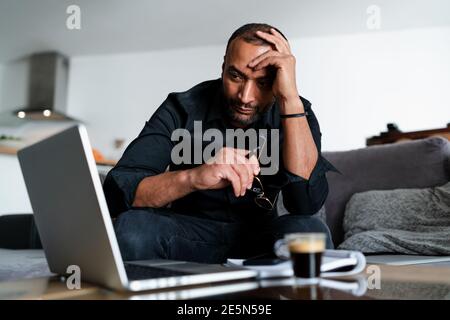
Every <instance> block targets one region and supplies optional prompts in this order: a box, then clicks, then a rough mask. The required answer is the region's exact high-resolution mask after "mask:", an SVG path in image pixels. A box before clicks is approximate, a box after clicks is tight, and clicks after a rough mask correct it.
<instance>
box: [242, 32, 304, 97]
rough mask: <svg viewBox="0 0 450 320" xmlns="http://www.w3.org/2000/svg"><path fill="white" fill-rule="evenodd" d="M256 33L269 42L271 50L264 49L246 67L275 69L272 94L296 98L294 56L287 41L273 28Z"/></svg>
mask: <svg viewBox="0 0 450 320" xmlns="http://www.w3.org/2000/svg"><path fill="white" fill-rule="evenodd" d="M256 35H257V36H258V37H260V38H261V39H263V40H265V41H267V42H268V43H270V44H271V45H272V48H273V50H269V51H266V52H264V53H263V54H261V55H259V56H258V57H256V58H255V59H253V60H252V61H250V63H249V64H248V67H249V68H251V69H253V70H254V71H255V72H256V71H258V70H261V69H264V68H268V69H272V68H273V69H275V70H276V76H275V79H274V83H273V87H272V91H273V93H274V95H275V96H276V97H277V98H280V99H283V100H287V99H298V92H297V85H296V80H295V79H296V77H295V57H294V56H293V55H292V52H291V48H290V46H289V43H288V41H287V40H286V39H285V38H283V36H282V35H281V34H280V33H279V32H278V31H276V30H275V29H273V28H272V29H270V33H267V32H263V31H256Z"/></svg>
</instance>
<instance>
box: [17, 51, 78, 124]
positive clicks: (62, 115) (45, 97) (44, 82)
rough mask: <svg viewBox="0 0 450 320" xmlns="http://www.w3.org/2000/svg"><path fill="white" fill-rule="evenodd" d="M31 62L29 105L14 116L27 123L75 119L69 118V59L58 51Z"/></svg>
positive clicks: (34, 58) (41, 54) (37, 54)
mask: <svg viewBox="0 0 450 320" xmlns="http://www.w3.org/2000/svg"><path fill="white" fill-rule="evenodd" d="M29 59H30V64H29V82H28V99H27V104H26V106H24V107H23V108H20V109H17V110H14V112H13V113H14V114H15V115H16V116H17V117H19V118H23V119H27V120H74V119H72V118H70V117H68V116H67V115H66V101H67V99H66V98H67V80H68V75H69V59H68V58H67V57H66V56H64V55H63V54H61V53H58V52H55V51H51V52H41V53H36V54H33V55H31V56H30V58H29Z"/></svg>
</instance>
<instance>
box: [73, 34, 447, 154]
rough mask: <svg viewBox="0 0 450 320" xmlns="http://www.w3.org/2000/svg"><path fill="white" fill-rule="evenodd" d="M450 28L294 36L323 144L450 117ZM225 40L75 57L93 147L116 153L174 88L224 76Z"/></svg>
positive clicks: (76, 94)
mask: <svg viewBox="0 0 450 320" xmlns="http://www.w3.org/2000/svg"><path fill="white" fill-rule="evenodd" d="M449 40H450V28H449V27H446V28H426V29H412V30H405V31H392V32H374V33H365V34H356V35H355V34H353V35H340V36H330V37H315V38H302V39H293V40H291V47H292V49H293V52H294V54H295V55H296V57H297V67H298V70H297V74H298V83H299V84H298V87H299V91H300V93H301V94H302V95H303V96H305V97H306V98H308V99H309V100H310V101H312V103H313V108H314V110H315V111H316V113H317V116H318V118H319V121H320V124H321V127H322V132H323V149H324V150H328V151H331V150H347V149H352V148H359V147H364V145H365V139H366V138H367V137H369V136H372V135H376V134H378V133H379V132H380V131H382V130H384V129H385V128H386V124H387V123H388V122H395V123H397V124H398V125H399V126H400V128H401V129H402V130H404V131H409V130H420V129H428V128H436V127H444V126H445V125H446V123H447V122H448V121H450V108H449V106H450V90H448V88H450V59H449V58H448V57H450V41H449ZM223 51H224V46H213V47H199V48H189V49H183V50H170V51H157V52H150V53H139V54H124V55H110V56H86V57H78V58H74V59H72V60H71V74H70V79H69V102H68V103H69V109H68V112H69V114H71V115H73V116H75V117H77V118H79V119H83V120H85V121H86V122H87V126H88V130H89V133H90V136H91V139H92V140H93V145H94V146H96V147H98V148H99V149H100V150H103V151H104V153H105V154H106V155H107V156H108V155H114V153H113V150H112V143H113V142H112V141H113V139H114V138H116V137H118V138H126V139H127V142H130V141H131V139H132V138H134V137H135V136H136V135H137V134H138V133H139V131H140V130H141V129H142V127H143V125H144V122H145V121H146V120H147V119H148V118H149V117H150V115H151V114H152V113H153V112H154V110H156V108H157V107H158V106H159V105H160V104H161V102H162V101H163V100H164V99H165V97H166V96H167V94H168V93H169V92H172V91H183V90H186V89H188V88H190V87H192V86H193V85H195V84H196V83H198V82H201V81H203V80H207V79H213V78H216V77H218V76H219V75H220V67H221V63H222V57H223Z"/></svg>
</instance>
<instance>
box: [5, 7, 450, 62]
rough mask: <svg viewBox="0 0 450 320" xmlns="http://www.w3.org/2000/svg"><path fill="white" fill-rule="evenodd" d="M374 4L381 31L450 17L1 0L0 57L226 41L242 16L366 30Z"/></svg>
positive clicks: (433, 10)
mask: <svg viewBox="0 0 450 320" xmlns="http://www.w3.org/2000/svg"><path fill="white" fill-rule="evenodd" d="M70 4H77V5H79V6H80V8H81V27H82V29H81V30H78V31H73V30H72V31H71V30H68V29H67V28H66V24H65V22H66V19H67V17H68V15H67V14H66V8H67V6H68V5H70ZM372 4H376V5H379V7H380V8H381V17H382V25H381V27H382V29H381V31H386V30H393V29H404V28H420V27H430V26H442V25H450V1H448V0H314V1H313V0H309V1H308V0H278V1H274V0H272V1H265V2H263V1H261V0H259V1H258V0H222V1H219V0H190V1H182V0H179V1H176V0H130V1H125V0H0V63H5V62H7V61H10V60H14V59H17V58H20V57H23V56H25V55H28V54H30V53H32V52H35V51H43V50H59V51H61V52H63V53H65V54H67V55H70V56H74V55H89V54H107V53H119V52H139V51H149V50H160V49H169V48H180V47H186V46H202V45H225V43H226V41H227V39H228V37H229V35H230V34H231V32H232V31H233V30H234V29H236V28H237V27H239V26H240V25H242V24H244V23H247V22H267V23H271V24H273V25H276V26H277V27H279V28H280V29H281V30H282V31H283V32H284V33H285V34H286V36H287V37H291V38H298V37H303V36H323V35H333V34H340V33H355V32H369V31H368V30H367V28H366V19H367V13H366V9H367V7H368V6H369V5H372ZM372 32H373V31H372Z"/></svg>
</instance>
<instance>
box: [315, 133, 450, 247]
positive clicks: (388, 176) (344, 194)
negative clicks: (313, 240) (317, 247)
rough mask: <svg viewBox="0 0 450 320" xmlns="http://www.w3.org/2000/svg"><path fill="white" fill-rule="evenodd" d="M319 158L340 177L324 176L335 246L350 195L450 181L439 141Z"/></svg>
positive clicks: (449, 145) (447, 150) (445, 148)
mask: <svg viewBox="0 0 450 320" xmlns="http://www.w3.org/2000/svg"><path fill="white" fill-rule="evenodd" d="M323 155H324V157H325V158H327V159H328V160H329V161H330V162H331V163H332V164H333V165H334V166H335V167H336V168H337V169H338V170H339V171H340V172H341V173H342V174H337V173H334V172H327V178H328V184H329V190H330V191H329V195H328V198H327V200H326V202H325V208H326V215H327V224H328V226H329V227H330V230H331V234H332V236H333V241H334V243H335V245H336V246H338V245H339V244H340V243H341V242H342V241H343V238H344V233H343V227H342V224H343V218H344V211H345V205H346V204H347V202H348V201H349V199H350V197H351V196H352V195H353V194H355V193H357V192H363V191H368V190H390V189H398V188H425V187H432V186H438V185H442V184H444V183H445V182H447V181H449V180H450V163H449V159H450V142H449V141H448V140H446V139H444V138H441V137H431V138H427V139H423V140H415V141H407V142H399V143H394V144H386V145H380V146H372V147H367V148H363V149H357V150H351V151H342V152H324V153H323Z"/></svg>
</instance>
